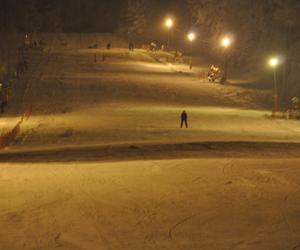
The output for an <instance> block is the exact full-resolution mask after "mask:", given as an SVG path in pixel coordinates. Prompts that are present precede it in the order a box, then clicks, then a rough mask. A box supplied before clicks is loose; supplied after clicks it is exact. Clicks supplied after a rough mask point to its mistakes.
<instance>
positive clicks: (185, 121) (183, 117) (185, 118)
mask: <svg viewBox="0 0 300 250" xmlns="http://www.w3.org/2000/svg"><path fill="white" fill-rule="evenodd" d="M183 124H185V127H186V128H188V127H189V126H188V115H187V113H186V111H185V110H184V111H183V112H182V113H181V124H180V127H181V128H182V127H183Z"/></svg>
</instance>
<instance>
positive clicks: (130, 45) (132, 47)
mask: <svg viewBox="0 0 300 250" xmlns="http://www.w3.org/2000/svg"><path fill="white" fill-rule="evenodd" d="M128 47H129V50H130V51H134V43H133V42H132V41H130V42H129V45H128Z"/></svg>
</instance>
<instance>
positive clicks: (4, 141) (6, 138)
mask: <svg viewBox="0 0 300 250" xmlns="http://www.w3.org/2000/svg"><path fill="white" fill-rule="evenodd" d="M31 114H32V106H31V105H30V106H29V107H28V108H27V109H26V110H25V112H24V113H23V115H22V116H21V119H20V121H18V123H17V124H16V125H15V126H14V127H13V128H12V129H11V130H10V131H8V132H6V133H4V134H2V135H1V136H0V149H3V148H6V147H7V146H9V145H10V144H11V143H12V142H13V141H14V140H15V139H16V138H17V136H18V135H19V134H20V131H21V125H22V123H23V122H24V120H28V119H29V118H30V116H31Z"/></svg>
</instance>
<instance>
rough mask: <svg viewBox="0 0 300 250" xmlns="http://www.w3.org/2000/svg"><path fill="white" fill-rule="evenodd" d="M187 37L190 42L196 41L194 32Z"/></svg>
mask: <svg viewBox="0 0 300 250" xmlns="http://www.w3.org/2000/svg"><path fill="white" fill-rule="evenodd" d="M187 37H188V39H189V41H190V42H193V41H194V40H195V39H196V35H195V33H192V32H191V33H189V34H188V36H187Z"/></svg>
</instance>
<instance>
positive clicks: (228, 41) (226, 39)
mask: <svg viewBox="0 0 300 250" xmlns="http://www.w3.org/2000/svg"><path fill="white" fill-rule="evenodd" d="M221 45H222V46H223V47H224V48H228V47H229V46H230V45H231V39H230V38H229V37H224V38H223V39H222V40H221Z"/></svg>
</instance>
